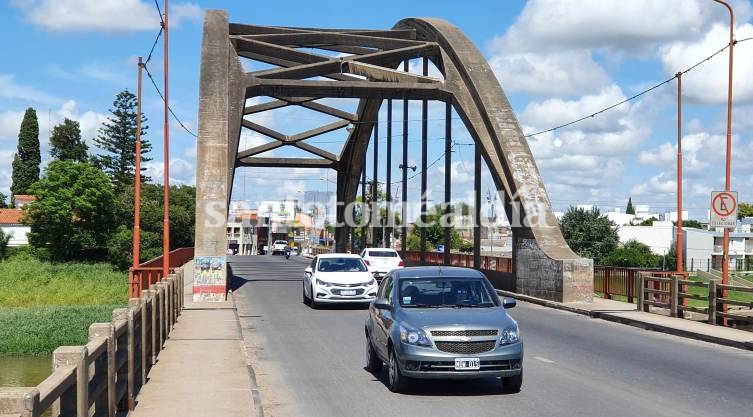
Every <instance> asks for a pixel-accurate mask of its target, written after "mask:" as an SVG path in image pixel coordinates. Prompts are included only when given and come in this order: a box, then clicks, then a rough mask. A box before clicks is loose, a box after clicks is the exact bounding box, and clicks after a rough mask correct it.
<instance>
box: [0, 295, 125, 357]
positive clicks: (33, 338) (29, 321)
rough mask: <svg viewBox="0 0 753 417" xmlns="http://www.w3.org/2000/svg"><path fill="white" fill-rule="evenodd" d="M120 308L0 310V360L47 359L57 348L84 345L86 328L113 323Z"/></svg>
mask: <svg viewBox="0 0 753 417" xmlns="http://www.w3.org/2000/svg"><path fill="white" fill-rule="evenodd" d="M118 307H123V305H98V306H81V307H71V306H67V307H34V308H0V356H5V355H7V356H17V355H49V354H51V353H52V351H54V350H55V349H56V348H57V347H58V346H71V345H83V344H85V343H86V342H87V340H88V332H89V325H90V324H92V323H105V322H109V321H111V320H112V310H113V309H114V308H118Z"/></svg>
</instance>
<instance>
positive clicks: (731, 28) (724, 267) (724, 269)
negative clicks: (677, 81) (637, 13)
mask: <svg viewBox="0 0 753 417" xmlns="http://www.w3.org/2000/svg"><path fill="white" fill-rule="evenodd" d="M714 1H715V2H717V3H719V4H722V5H724V7H726V8H727V10H728V11H729V64H728V67H729V79H728V80H727V163H726V168H727V169H726V175H725V179H724V190H725V191H730V170H731V163H732V161H731V159H732V63H733V59H732V56H733V49H734V46H735V38H734V30H735V14H734V12H733V11H732V7H731V6H730V5H729V4H728V3H727V2H726V1H723V0H714ZM722 245H723V246H724V247H723V250H724V256H723V260H722V262H723V263H722V284H724V285H728V284H729V229H727V228H726V227H725V228H724V237H723V242H722ZM727 292H728V291H727V289H726V288H725V289H723V290H722V296H723V297H724V298H727V295H728V294H727ZM722 311H723V312H724V313H726V312H727V305H726V304H722ZM723 323H724V324H725V325H726V323H727V320H726V318H725V319H724V321H723Z"/></svg>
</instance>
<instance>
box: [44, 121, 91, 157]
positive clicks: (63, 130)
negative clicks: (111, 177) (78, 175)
mask: <svg viewBox="0 0 753 417" xmlns="http://www.w3.org/2000/svg"><path fill="white" fill-rule="evenodd" d="M50 145H52V148H50V156H52V157H53V158H54V159H57V160H58V161H73V162H86V160H87V159H88V156H87V151H88V149H89V147H88V146H86V143H84V142H83V141H82V140H81V127H80V126H79V123H78V122H77V121H75V120H71V119H68V118H66V119H65V120H63V123H61V124H59V125H57V126H55V127H54V128H53V129H52V135H50Z"/></svg>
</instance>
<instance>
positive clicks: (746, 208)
mask: <svg viewBox="0 0 753 417" xmlns="http://www.w3.org/2000/svg"><path fill="white" fill-rule="evenodd" d="M744 217H753V204H750V203H740V204H738V205H737V218H738V219H742V218H744Z"/></svg>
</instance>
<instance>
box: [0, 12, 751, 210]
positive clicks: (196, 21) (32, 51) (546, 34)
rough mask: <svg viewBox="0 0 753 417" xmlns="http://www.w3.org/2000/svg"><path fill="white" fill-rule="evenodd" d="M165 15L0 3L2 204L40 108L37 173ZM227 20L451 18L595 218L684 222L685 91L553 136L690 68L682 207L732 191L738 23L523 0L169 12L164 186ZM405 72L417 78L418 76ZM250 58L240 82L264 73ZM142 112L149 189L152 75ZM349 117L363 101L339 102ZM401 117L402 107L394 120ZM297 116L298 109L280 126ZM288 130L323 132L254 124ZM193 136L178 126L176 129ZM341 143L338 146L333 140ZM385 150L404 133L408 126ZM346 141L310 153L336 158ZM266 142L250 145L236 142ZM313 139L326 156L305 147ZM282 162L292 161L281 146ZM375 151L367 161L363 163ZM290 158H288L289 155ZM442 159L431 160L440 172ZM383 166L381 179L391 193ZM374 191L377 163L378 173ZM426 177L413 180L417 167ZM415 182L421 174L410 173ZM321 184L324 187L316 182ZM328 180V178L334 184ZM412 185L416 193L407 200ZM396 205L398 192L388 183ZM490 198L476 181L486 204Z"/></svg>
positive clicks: (277, 118)
mask: <svg viewBox="0 0 753 417" xmlns="http://www.w3.org/2000/svg"><path fill="white" fill-rule="evenodd" d="M731 4H732V6H733V9H734V11H735V27H734V32H735V38H736V39H737V40H740V41H741V42H740V43H738V44H737V45H736V46H735V52H734V83H733V98H734V105H733V111H732V114H733V126H732V139H733V152H732V154H733V157H732V186H731V189H732V190H737V191H739V199H740V201H747V202H751V201H753V158H751V157H750V155H751V154H753V117H751V114H753V40H750V41H748V40H746V41H743V39H747V38H750V37H753V24H752V23H753V21H752V19H751V16H753V4H751V2H750V1H748V0H732V1H731ZM158 6H159V7H160V8H163V7H164V2H163V1H158V2H157V3H155V2H154V1H151V2H150V1H146V0H97V1H93V0H8V1H5V2H2V4H0V32H1V33H2V35H3V39H6V41H5V42H3V43H2V44H0V52H2V56H4V57H5V58H4V64H3V65H2V66H0V192H3V193H5V194H9V188H10V183H11V162H12V160H13V155H14V153H15V152H16V147H17V143H18V132H19V128H20V124H21V120H22V117H23V114H24V111H25V110H26V109H27V108H28V107H33V108H34V109H36V111H37V114H38V116H39V124H40V142H41V148H42V159H43V165H44V164H46V163H47V161H48V160H49V159H50V158H49V148H50V147H49V132H50V131H51V130H52V128H53V127H54V126H55V125H57V124H59V123H61V122H62V121H63V120H64V118H70V119H73V120H76V121H78V122H79V123H80V124H81V128H82V136H83V138H84V139H85V140H86V141H87V143H88V144H89V146H90V151H91V152H95V153H96V152H97V151H98V150H97V149H96V148H95V147H94V145H93V141H92V139H93V138H94V137H96V135H97V130H98V129H99V128H100V127H101V126H102V123H103V122H104V121H105V120H106V119H107V117H109V116H110V113H109V110H110V109H111V108H112V103H113V101H114V99H115V96H116V95H117V94H118V93H119V92H120V91H122V90H124V89H128V90H130V91H132V92H135V91H136V85H137V59H138V57H139V56H143V57H144V59H145V60H146V59H147V56H148V55H149V53H150V50H151V49H152V45H153V44H154V42H155V38H156V36H157V34H158V32H159V27H160V16H159V12H158ZM210 9H223V10H226V11H227V12H228V14H229V17H230V21H231V22H236V23H245V24H254V25H270V26H299V27H321V28H334V27H344V28H370V29H386V28H390V27H392V26H393V25H394V24H395V23H397V22H398V21H399V20H401V19H403V18H406V17H436V18H442V19H445V20H447V21H449V22H451V23H452V24H454V25H455V26H457V27H458V28H459V29H460V30H461V31H463V32H464V33H465V34H466V36H468V37H469V39H470V40H471V41H472V42H473V43H474V44H475V45H476V46H477V47H478V48H479V50H480V51H481V52H482V53H483V55H484V56H485V57H486V58H487V60H488V62H489V64H490V65H491V67H492V69H493V70H494V72H495V74H496V76H497V78H498V80H499V82H500V84H501V85H502V88H503V89H504V91H505V93H506V95H507V97H508V99H509V100H510V102H511V104H512V106H513V109H514V111H515V114H516V116H517V118H518V120H519V122H520V124H521V126H522V128H523V131H524V133H526V134H533V133H536V132H541V131H545V132H544V133H540V134H536V135H532V136H529V137H528V143H529V146H530V148H531V150H532V152H533V155H534V158H535V160H536V163H537V165H538V168H539V170H540V172H541V175H542V177H543V180H544V184H545V186H546V188H547V192H548V194H549V198H550V200H551V202H552V205H553V206H554V208H555V210H558V211H565V210H566V209H567V208H568V207H569V206H571V205H577V204H593V205H596V206H598V207H599V208H600V209H601V210H602V211H611V210H612V209H614V208H620V209H623V210H624V208H625V206H626V204H627V200H628V198H632V202H633V204H646V205H649V206H650V208H651V211H652V212H656V213H664V212H667V211H673V210H675V209H676V194H675V193H676V188H677V182H676V181H677V169H676V158H677V85H676V82H675V80H671V81H670V82H668V83H666V84H664V85H662V86H660V87H658V88H656V89H653V90H652V91H650V92H648V93H646V94H643V95H641V96H640V97H638V98H637V99H635V100H631V101H629V102H628V103H625V104H622V105H620V106H617V107H615V108H613V109H611V110H608V111H604V112H601V113H598V114H597V115H595V116H594V117H590V118H587V120H585V121H583V122H580V123H575V124H573V125H570V126H568V127H564V128H561V129H556V130H554V131H548V130H549V129H551V128H553V127H556V126H559V125H562V124H566V123H569V122H571V121H573V120H576V119H579V118H581V117H584V116H589V115H591V114H594V113H597V112H599V111H600V110H602V109H605V108H607V107H610V106H612V105H614V104H616V103H618V102H621V101H623V100H625V99H626V98H628V97H631V96H633V95H635V94H638V93H640V92H642V91H644V90H646V89H648V88H650V87H652V86H654V85H657V84H660V83H661V82H663V81H665V80H668V79H670V78H672V77H673V76H674V74H676V73H677V72H678V71H683V70H685V69H687V68H690V67H691V66H693V65H695V64H696V63H698V62H702V61H703V63H702V64H701V65H699V66H697V67H695V68H694V69H693V70H692V71H690V72H688V73H686V74H685V75H684V76H683V101H682V103H683V104H682V105H683V116H682V122H683V123H682V130H683V140H682V150H683V166H684V171H683V194H684V199H683V201H684V203H683V204H684V208H685V210H688V211H690V217H691V218H693V219H699V220H704V219H706V216H707V211H708V208H709V203H710V195H711V192H712V191H713V190H722V189H724V176H725V143H726V120H727V105H726V103H727V68H728V67H727V64H728V51H724V52H722V53H720V54H718V55H716V56H714V57H713V58H711V59H709V60H708V61H704V59H705V58H707V57H709V56H711V55H712V54H713V53H714V52H716V51H718V50H719V49H721V48H722V47H724V45H725V44H726V43H728V41H729V15H728V13H727V11H726V9H725V8H724V7H723V6H721V5H720V4H718V3H716V2H714V1H712V0H662V1H655V0H631V1H621V0H579V1H578V2H573V1H568V0H530V1H517V0H513V1H476V2H473V6H472V7H470V6H469V5H465V4H462V3H459V2H457V1H443V0H442V1H431V2H428V1H423V2H422V1H418V2H408V3H406V2H402V1H395V0H385V1H381V2H379V4H378V6H377V5H376V4H375V3H363V4H361V3H350V4H348V5H347V7H346V6H343V3H342V2H332V1H319V2H311V1H295V0H288V1H286V2H271V1H264V0H260V1H254V2H253V3H252V2H241V1H226V2H221V1H192V2H186V1H178V0H173V1H170V2H169V23H170V32H169V41H170V55H169V58H170V65H169V68H170V71H169V78H170V83H169V98H170V105H171V108H172V109H173V111H174V113H175V115H176V116H177V118H178V119H179V121H180V123H178V121H177V120H175V119H171V121H170V182H171V183H173V184H193V183H194V181H195V165H196V138H195V137H194V135H193V133H195V132H196V131H197V128H196V127H197V124H198V121H197V117H198V92H199V91H198V90H199V87H198V79H199V62H200V51H201V37H202V23H203V16H204V12H205V11H206V10H210ZM162 40H163V39H162V38H160V39H159V41H158V43H157V45H156V48H155V49H154V50H153V52H152V55H151V59H150V60H149V61H148V63H147V65H146V67H147V69H148V70H149V73H150V74H151V75H152V77H153V79H154V82H155V83H156V85H157V87H158V88H159V90H160V91H163V90H164V86H163V83H164V81H163V80H164V78H163V77H164V71H163V65H162V63H163V57H164V55H163V52H164V51H163V46H162ZM412 64H416V65H412V69H413V70H416V71H418V70H419V68H418V66H417V62H415V63H412ZM255 65H256V64H254V63H250V62H248V63H247V62H244V66H245V68H246V69H247V70H249V71H251V70H254V69H258V68H259V67H257V66H255ZM143 93H144V94H143V112H144V114H145V115H146V117H147V119H148V121H147V125H148V126H149V129H148V131H147V134H146V139H148V140H149V141H150V142H151V143H152V152H151V154H150V155H149V156H150V157H151V158H152V161H150V162H148V163H147V164H146V165H147V170H148V175H149V176H151V177H152V178H154V179H155V180H161V178H162V176H163V172H164V171H163V167H164V159H165V158H164V150H163V145H162V142H163V137H162V131H163V123H164V119H163V107H162V99H161V98H160V96H159V94H158V92H157V89H156V88H155V86H153V85H152V82H151V81H150V79H149V78H148V77H147V76H146V75H145V77H144V84H143ZM341 104H342V105H343V106H344V107H347V106H349V105H350V106H353V103H345V102H343V103H341ZM401 110H402V104H399V103H397V102H396V103H395V110H394V111H395V114H396V117H397V118H398V119H399V116H400V115H401ZM289 111H290V113H288V112H289ZM419 111H420V103H418V102H411V110H410V117H409V120H410V123H409V125H410V128H409V136H410V137H411V139H410V150H409V160H410V162H409V165H416V164H418V165H420V163H419V162H420V143H419V141H418V139H416V138H420V132H419V131H418V129H419V127H420V119H419V117H420V113H419ZM254 117H256V119H254V121H257V122H263V123H265V124H266V125H268V126H270V127H273V128H276V129H278V130H280V131H282V132H283V133H288V134H293V133H296V132H297V131H301V130H304V129H306V128H309V127H308V126H309V125H311V126H314V125H318V124H321V120H318V119H316V118H315V117H313V116H310V115H301V114H297V113H292V110H289V109H285V110H283V111H280V112H273V113H270V114H265V115H261V116H254ZM443 117H444V106H443V105H442V104H440V103H436V104H433V103H432V104H431V105H430V108H429V116H428V118H429V121H430V123H429V133H428V136H429V151H428V160H429V162H430V163H431V162H433V161H435V160H437V161H438V163H436V164H434V165H432V166H431V167H430V168H429V172H428V176H429V189H430V190H431V192H432V193H433V194H431V195H430V196H429V199H430V200H431V201H434V202H440V201H441V199H442V195H443V194H442V193H443V191H442V190H443V172H444V167H443V165H444V164H443V159H441V158H442V156H443V140H442V139H443V136H444V127H443V124H444V120H443ZM384 120H386V105H383V107H382V110H381V114H380V121H381V122H380V135H381V136H382V138H381V140H380V151H379V154H380V155H381V156H383V155H384V153H385V144H384V143H385V140H384V135H385V134H386V133H385V132H386V128H385V127H384V123H383V121H384ZM181 124H182V125H183V126H185V129H184V127H183V126H181ZM338 135H339V136H338ZM393 136H394V137H397V138H400V137H401V136H402V126H401V124H400V123H399V122H398V123H395V125H394V126H393ZM345 137H346V132H345V131H344V130H343V131H339V132H333V133H332V134H331V135H329V136H327V137H323V138H319V139H316V140H318V141H319V142H318V143H319V144H320V145H321V146H323V147H326V146H331V147H333V149H335V148H337V147H339V146H340V145H341V144H342V142H343V141H344V139H345ZM453 139H454V140H455V141H456V143H457V145H456V146H454V147H453V154H452V160H453V164H452V178H453V180H452V187H453V199H454V200H467V192H468V191H471V190H472V189H473V146H472V143H473V141H472V139H471V138H470V136H469V135H468V134H467V132H466V131H465V130H464V127H463V126H462V124H461V123H459V122H457V121H455V122H454V123H453ZM266 141H268V139H265V138H263V137H261V135H259V134H256V133H251V132H244V133H243V134H242V137H241V146H242V147H250V146H255V145H258V144H261V143H264V142H266ZM312 143H317V142H316V141H313V142H312ZM399 148H400V145H399V139H397V140H396V145H395V147H394V148H393V149H396V150H397V151H396V152H394V155H393V156H394V163H393V164H392V166H393V176H396V175H399V173H400V171H399V170H398V169H397V165H398V164H399V163H400V162H401V159H402V156H401V151H400V149H399ZM273 152H277V153H276V154H275V155H276V156H289V155H288V154H286V153H284V152H283V151H281V150H275V151H273ZM371 152H373V149H370V151H369V155H367V158H368V160H369V161H371V158H372V156H371V155H372V154H371ZM291 155H293V154H291ZM293 156H299V155H298V154H294V155H293ZM438 158H439V159H438ZM386 163H387V162H385V161H384V158H380V168H379V171H380V173H379V178H378V180H379V181H384V171H385V168H384V167H385V166H386V165H385V164H386ZM367 169H368V176H369V178H371V170H372V167H371V162H369V166H368V168H367ZM417 172H418V171H417ZM413 174H414V173H413V172H411V175H413ZM322 178H325V180H322ZM334 178H335V175H334V172H333V171H329V172H326V171H325V170H312V169H309V170H300V169H298V170H292V169H289V170H273V169H266V170H264V169H239V170H238V172H237V173H236V178H235V183H234V188H233V199H234V200H246V201H249V202H250V203H251V204H252V205H253V203H254V202H258V201H261V200H275V199H282V198H286V197H293V198H295V197H298V198H300V195H301V194H300V193H301V192H303V191H307V190H323V191H324V190H329V191H333V190H334V184H333V183H332V181H334ZM326 179H329V181H327V180H326ZM419 180H420V175H419V176H416V177H415V178H413V179H412V180H411V181H409V191H410V195H411V198H413V199H415V198H416V196H417V195H418V194H420V192H419V183H420V181H419ZM392 190H393V193H395V194H399V192H400V190H399V184H394V185H393V188H392ZM487 191H491V192H492V193H493V192H494V185H493V184H492V183H491V181H490V180H489V175H488V174H485V175H484V180H483V182H482V192H483V193H484V194H485V195H486V193H487Z"/></svg>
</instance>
